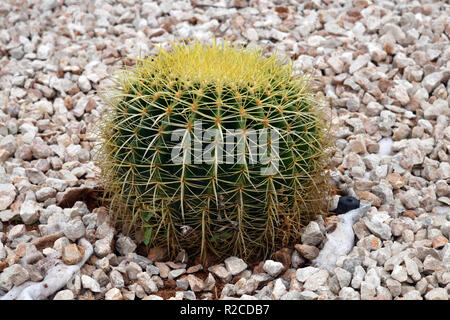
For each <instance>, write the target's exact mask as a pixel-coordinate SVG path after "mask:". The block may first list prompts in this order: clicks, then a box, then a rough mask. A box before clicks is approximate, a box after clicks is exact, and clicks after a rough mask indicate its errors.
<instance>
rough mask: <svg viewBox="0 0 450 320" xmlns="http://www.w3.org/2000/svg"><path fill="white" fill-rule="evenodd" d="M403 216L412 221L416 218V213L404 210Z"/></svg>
mask: <svg viewBox="0 0 450 320" xmlns="http://www.w3.org/2000/svg"><path fill="white" fill-rule="evenodd" d="M403 216H404V217H408V218H411V219H413V220H414V219H415V218H416V213H415V211H414V210H406V211H405V212H403Z"/></svg>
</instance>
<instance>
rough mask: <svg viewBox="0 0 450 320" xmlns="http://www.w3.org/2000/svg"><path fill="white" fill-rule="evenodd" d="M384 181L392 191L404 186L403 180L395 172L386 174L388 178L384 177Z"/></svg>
mask: <svg viewBox="0 0 450 320" xmlns="http://www.w3.org/2000/svg"><path fill="white" fill-rule="evenodd" d="M386 180H387V181H389V183H390V184H391V186H392V188H394V189H400V188H401V187H403V186H404V185H405V178H403V177H402V176H401V175H399V174H398V173H397V172H393V173H390V174H388V176H387V177H386Z"/></svg>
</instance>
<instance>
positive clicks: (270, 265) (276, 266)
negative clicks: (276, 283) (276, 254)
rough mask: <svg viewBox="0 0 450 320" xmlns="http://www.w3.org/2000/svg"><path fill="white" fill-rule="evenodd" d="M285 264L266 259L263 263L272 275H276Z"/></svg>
mask: <svg viewBox="0 0 450 320" xmlns="http://www.w3.org/2000/svg"><path fill="white" fill-rule="evenodd" d="M283 268H284V266H283V264H282V263H281V262H277V261H273V260H266V261H265V262H264V265H263V270H264V271H265V272H267V273H268V274H270V275H271V276H272V277H276V276H278V275H279V274H280V272H281V271H282V270H283Z"/></svg>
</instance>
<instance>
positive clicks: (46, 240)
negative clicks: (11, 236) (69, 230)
mask: <svg viewBox="0 0 450 320" xmlns="http://www.w3.org/2000/svg"><path fill="white" fill-rule="evenodd" d="M63 235H64V232H59V233H53V234H49V235H47V236H43V237H40V238H37V239H35V240H33V242H31V243H32V244H34V245H35V246H36V248H37V249H38V250H43V249H45V248H48V247H53V244H54V242H55V241H56V240H58V239H59V238H61V237H62V236H63Z"/></svg>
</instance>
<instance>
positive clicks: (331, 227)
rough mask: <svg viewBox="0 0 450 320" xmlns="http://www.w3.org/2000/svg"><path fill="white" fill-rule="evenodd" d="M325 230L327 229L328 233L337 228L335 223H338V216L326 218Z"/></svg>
mask: <svg viewBox="0 0 450 320" xmlns="http://www.w3.org/2000/svg"><path fill="white" fill-rule="evenodd" d="M324 222H325V228H327V231H328V232H333V231H334V229H336V227H337V223H338V222H339V217H338V216H335V215H333V216H329V217H326V218H325V220H324Z"/></svg>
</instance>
